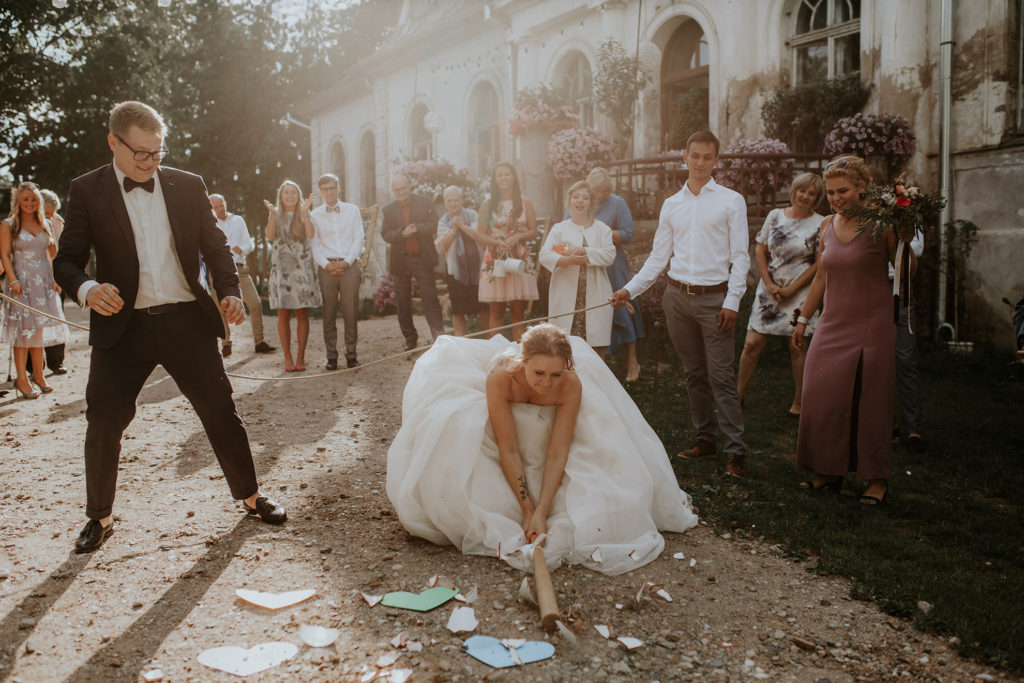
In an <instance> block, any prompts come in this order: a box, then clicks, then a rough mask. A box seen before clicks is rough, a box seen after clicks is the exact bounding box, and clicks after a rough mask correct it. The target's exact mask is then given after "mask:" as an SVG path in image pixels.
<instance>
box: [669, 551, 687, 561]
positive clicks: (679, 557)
mask: <svg viewBox="0 0 1024 683" xmlns="http://www.w3.org/2000/svg"><path fill="white" fill-rule="evenodd" d="M672 557H673V558H675V559H677V560H685V559H686V555H683V554H682V553H676V554H675V555H673V556H672Z"/></svg>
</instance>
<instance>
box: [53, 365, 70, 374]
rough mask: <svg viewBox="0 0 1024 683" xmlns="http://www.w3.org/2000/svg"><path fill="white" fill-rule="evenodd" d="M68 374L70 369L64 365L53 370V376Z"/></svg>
mask: <svg viewBox="0 0 1024 683" xmlns="http://www.w3.org/2000/svg"><path fill="white" fill-rule="evenodd" d="M67 372H68V369H67V368H66V367H64V364H63V363H61V364H60V365H58V366H57V367H55V368H54V369H53V374H55V375H66V374H67Z"/></svg>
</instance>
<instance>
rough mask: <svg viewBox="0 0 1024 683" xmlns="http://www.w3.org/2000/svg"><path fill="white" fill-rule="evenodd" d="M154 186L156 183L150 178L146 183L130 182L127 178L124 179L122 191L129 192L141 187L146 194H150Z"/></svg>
mask: <svg viewBox="0 0 1024 683" xmlns="http://www.w3.org/2000/svg"><path fill="white" fill-rule="evenodd" d="M155 185H156V181H155V180H153V179H152V178H150V179H149V180H147V181H145V182H143V183H140V182H138V181H135V180H132V179H131V178H129V177H128V176H125V177H124V191H125V192H131V191H132V190H134V189H135V188H136V187H141V188H142V189H143V190H145V191H146V192H152V191H153V187H154V186H155Z"/></svg>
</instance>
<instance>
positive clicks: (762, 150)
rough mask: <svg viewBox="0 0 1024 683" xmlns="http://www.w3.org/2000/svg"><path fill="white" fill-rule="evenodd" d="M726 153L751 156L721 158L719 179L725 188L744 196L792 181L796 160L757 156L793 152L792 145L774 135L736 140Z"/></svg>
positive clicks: (758, 193) (771, 190) (782, 185)
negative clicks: (773, 136) (759, 156)
mask: <svg viewBox="0 0 1024 683" xmlns="http://www.w3.org/2000/svg"><path fill="white" fill-rule="evenodd" d="M722 153H723V154H726V155H728V154H742V155H750V156H744V157H741V158H739V159H722V163H721V171H719V174H718V180H719V182H721V183H722V184H723V185H725V186H726V187H729V188H732V189H733V190H736V191H737V192H739V193H740V194H744V195H760V194H761V193H764V192H768V193H775V192H778V191H780V190H782V189H783V188H785V187H786V186H788V185H789V184H790V183H791V182H792V181H793V159H786V158H779V157H767V158H765V157H761V158H758V156H755V155H768V154H792V151H791V150H790V149H789V146H788V145H787V144H786V143H785V142H782V141H781V140H776V139H774V138H747V139H745V140H737V141H736V142H734V143H732V144H731V145H729V146H728V147H726V148H725V150H723V152H722Z"/></svg>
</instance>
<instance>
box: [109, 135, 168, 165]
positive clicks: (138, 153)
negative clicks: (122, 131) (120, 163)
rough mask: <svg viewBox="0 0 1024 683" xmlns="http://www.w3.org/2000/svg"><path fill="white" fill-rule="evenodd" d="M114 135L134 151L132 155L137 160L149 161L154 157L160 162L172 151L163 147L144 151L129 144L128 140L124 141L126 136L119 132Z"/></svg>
mask: <svg viewBox="0 0 1024 683" xmlns="http://www.w3.org/2000/svg"><path fill="white" fill-rule="evenodd" d="M114 137H116V138H117V139H118V140H120V141H121V144H122V145H124V146H125V147H127V148H128V149H130V150H131V151H132V155H133V158H134V159H135V161H149V160H150V159H153V160H154V161H157V162H159V161H160V160H161V159H163V158H164V157H165V156H167V153H168V152H169V151H170V150H168V149H166V148H162V149H158V150H156V151H155V152H143V151H142V150H140V149H135V148H134V147H132V146H131V145H129V144H128V143H127V142H125V141H124V138H123V137H121V136H120V135H118V134H117V133H114Z"/></svg>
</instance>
